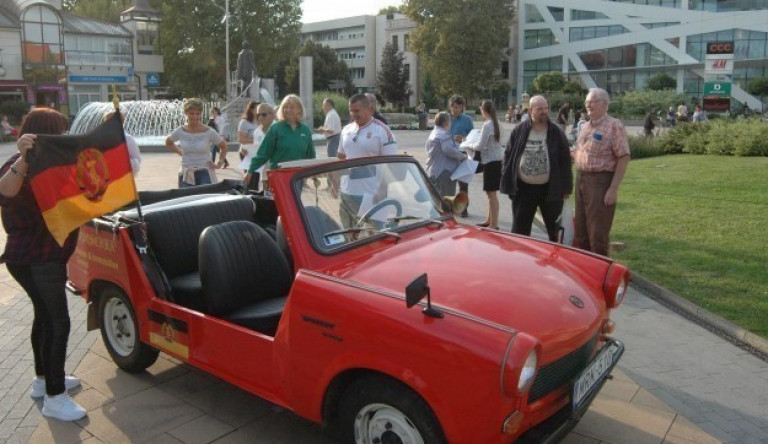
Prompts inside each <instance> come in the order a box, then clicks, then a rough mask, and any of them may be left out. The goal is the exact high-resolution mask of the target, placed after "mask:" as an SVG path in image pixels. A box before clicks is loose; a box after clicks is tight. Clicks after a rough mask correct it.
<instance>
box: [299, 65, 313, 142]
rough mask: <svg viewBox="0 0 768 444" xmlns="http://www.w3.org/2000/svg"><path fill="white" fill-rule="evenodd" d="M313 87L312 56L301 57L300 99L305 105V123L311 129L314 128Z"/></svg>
mask: <svg viewBox="0 0 768 444" xmlns="http://www.w3.org/2000/svg"><path fill="white" fill-rule="evenodd" d="M313 88H314V87H313V85H312V56H301V57H299V98H300V99H301V103H302V104H303V105H304V122H305V123H307V124H308V125H309V126H310V128H311V127H313V126H314V122H313V121H312V115H313V114H314V112H313V105H312V96H313V94H314V90H313Z"/></svg>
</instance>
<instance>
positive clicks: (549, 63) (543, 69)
mask: <svg viewBox="0 0 768 444" xmlns="http://www.w3.org/2000/svg"><path fill="white" fill-rule="evenodd" d="M552 71H556V72H562V71H563V58H562V57H559V56H558V57H549V58H545V59H536V60H526V61H525V63H523V90H524V91H530V90H531V83H532V82H533V79H535V78H536V76H538V75H539V74H544V73H548V72H552Z"/></svg>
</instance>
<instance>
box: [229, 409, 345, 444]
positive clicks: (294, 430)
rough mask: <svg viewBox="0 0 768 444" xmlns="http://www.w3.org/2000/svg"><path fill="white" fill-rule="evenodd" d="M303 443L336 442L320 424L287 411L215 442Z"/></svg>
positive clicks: (261, 420)
mask: <svg viewBox="0 0 768 444" xmlns="http://www.w3.org/2000/svg"><path fill="white" fill-rule="evenodd" d="M294 442H296V443H299V442H300V443H302V444H334V443H335V441H334V440H332V439H331V438H330V437H328V436H327V435H325V434H324V433H323V431H322V430H321V429H320V426H318V425H316V424H314V423H312V422H309V421H306V420H304V419H301V418H299V417H298V416H296V415H293V414H290V413H288V412H286V411H283V412H273V413H270V414H269V415H267V416H262V417H261V418H260V419H259V420H257V421H253V422H251V423H248V425H246V426H244V427H241V428H239V429H238V430H237V431H235V432H233V433H230V434H228V435H227V436H225V437H223V438H221V439H218V440H216V441H214V443H215V444H234V443H294Z"/></svg>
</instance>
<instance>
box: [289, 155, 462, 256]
mask: <svg viewBox="0 0 768 444" xmlns="http://www.w3.org/2000/svg"><path fill="white" fill-rule="evenodd" d="M387 163H409V164H413V165H414V166H415V167H416V170H417V171H418V173H419V175H420V177H421V180H422V182H423V183H424V185H425V187H426V190H427V192H428V193H429V197H430V199H431V200H432V202H434V203H437V202H442V198H441V197H440V196H439V195H438V193H437V190H435V188H434V186H433V185H432V182H431V181H430V180H429V176H428V175H427V173H426V172H425V171H424V168H423V167H422V166H421V164H420V163H419V162H418V161H417V160H416V159H415V158H413V157H412V156H408V155H397V156H369V157H361V158H357V159H350V160H339V161H338V162H328V163H323V164H320V165H317V166H315V167H311V168H307V169H303V170H301V171H299V172H297V173H296V174H294V175H293V176H292V177H291V180H290V185H291V187H290V188H291V193H292V194H293V202H294V204H295V205H296V208H297V209H298V213H299V214H300V215H301V222H302V224H303V228H304V235H305V236H306V237H307V239H308V241H309V244H310V245H311V246H312V248H313V249H314V250H315V251H316V252H317V253H318V254H321V255H323V256H332V255H336V254H339V253H343V252H345V251H348V250H352V249H355V248H358V247H360V246H362V245H366V244H369V243H371V242H376V241H379V240H381V239H392V236H391V233H402V232H405V231H410V230H411V229H415V228H420V227H424V226H427V225H430V224H434V223H435V221H439V222H444V221H446V220H448V219H450V218H451V217H452V216H453V215H452V213H451V212H450V211H446V209H445V208H444V207H442V206H441V205H436V210H437V211H438V213H439V214H440V215H439V216H438V217H437V218H434V219H423V220H419V221H417V222H414V223H410V224H405V225H402V226H397V227H394V228H392V229H388V230H387V231H377V232H376V233H375V234H373V235H372V236H369V237H365V238H361V239H356V240H353V241H351V242H344V243H341V244H339V246H336V247H328V246H326V245H320V244H319V243H318V239H317V238H316V237H315V236H314V235H313V234H312V228H311V225H310V221H309V217H308V214H307V211H306V209H305V206H304V203H303V202H302V200H301V198H302V187H303V184H304V182H305V179H307V178H310V177H313V176H315V177H317V176H320V175H322V174H325V173H330V172H333V171H338V170H343V169H348V168H354V167H361V166H367V165H378V164H387ZM374 231H376V230H375V229H374Z"/></svg>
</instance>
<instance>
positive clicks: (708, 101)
mask: <svg viewBox="0 0 768 444" xmlns="http://www.w3.org/2000/svg"><path fill="white" fill-rule="evenodd" d="M703 102H704V103H703V105H704V111H706V112H716V113H724V112H726V111H728V110H729V109H731V99H730V97H718V96H704V101H703Z"/></svg>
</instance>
